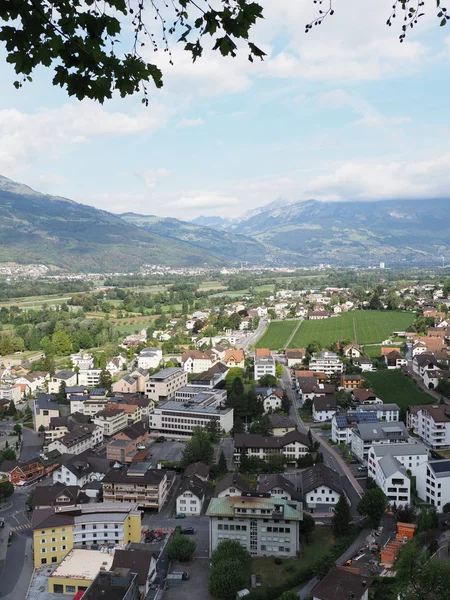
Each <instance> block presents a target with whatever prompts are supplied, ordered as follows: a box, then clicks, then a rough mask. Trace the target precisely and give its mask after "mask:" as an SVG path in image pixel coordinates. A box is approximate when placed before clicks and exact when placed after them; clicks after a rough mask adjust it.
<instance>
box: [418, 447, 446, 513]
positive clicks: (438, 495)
mask: <svg viewBox="0 0 450 600" xmlns="http://www.w3.org/2000/svg"><path fill="white" fill-rule="evenodd" d="M416 486H417V493H418V495H419V497H420V498H422V499H423V500H424V501H425V502H427V503H428V504H431V505H432V506H435V507H436V510H437V511H438V512H443V510H442V509H443V507H444V506H445V505H446V504H447V503H448V502H450V460H448V459H444V460H430V461H429V462H428V464H427V468H426V472H425V473H424V474H423V475H421V476H420V477H418V478H417V479H416Z"/></svg>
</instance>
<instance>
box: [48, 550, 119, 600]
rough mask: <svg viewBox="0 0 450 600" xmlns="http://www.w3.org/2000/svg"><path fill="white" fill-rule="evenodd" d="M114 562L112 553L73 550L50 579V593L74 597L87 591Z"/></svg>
mask: <svg viewBox="0 0 450 600" xmlns="http://www.w3.org/2000/svg"><path fill="white" fill-rule="evenodd" d="M113 560H114V555H113V554H112V553H111V554H108V553H107V552H100V550H71V551H70V552H69V554H68V555H67V556H66V557H65V558H64V559H63V561H62V562H61V564H60V565H58V566H57V567H56V569H55V570H54V571H53V573H52V575H50V577H49V578H48V591H49V592H50V593H51V594H69V595H71V596H72V597H73V595H74V594H76V593H77V592H79V591H80V590H87V588H88V587H89V586H90V585H91V583H92V582H93V581H94V579H95V577H96V576H97V574H98V573H99V571H109V570H110V569H111V566H112V563H113ZM105 600H107V598H105Z"/></svg>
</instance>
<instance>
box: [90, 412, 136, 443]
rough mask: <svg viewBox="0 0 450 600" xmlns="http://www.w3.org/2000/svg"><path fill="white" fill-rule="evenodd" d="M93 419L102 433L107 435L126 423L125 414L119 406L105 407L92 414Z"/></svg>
mask: <svg viewBox="0 0 450 600" xmlns="http://www.w3.org/2000/svg"><path fill="white" fill-rule="evenodd" d="M93 421H94V423H95V424H96V425H98V426H99V427H101V428H102V430H103V435H104V436H107V437H110V436H112V435H114V434H115V433H117V432H118V431H120V430H121V429H124V428H125V427H126V426H127V425H128V420H127V415H126V414H125V412H124V411H123V410H121V409H120V408H105V409H103V410H101V411H100V412H98V413H97V414H96V415H95V416H94V418H93Z"/></svg>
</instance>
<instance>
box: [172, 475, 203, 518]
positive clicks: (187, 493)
mask: <svg viewBox="0 0 450 600" xmlns="http://www.w3.org/2000/svg"><path fill="white" fill-rule="evenodd" d="M205 489H206V484H205V482H204V481H203V480H202V479H200V478H199V477H197V475H192V477H185V478H183V480H182V482H181V485H180V487H179V488H178V490H177V494H176V512H177V513H182V514H185V515H189V516H198V515H200V514H201V512H202V506H203V501H204V499H205Z"/></svg>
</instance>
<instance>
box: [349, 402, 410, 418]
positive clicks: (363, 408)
mask: <svg viewBox="0 0 450 600" xmlns="http://www.w3.org/2000/svg"><path fill="white" fill-rule="evenodd" d="M356 412H358V413H363V412H376V413H377V420H378V421H382V422H386V423H392V422H395V421H399V420H400V407H399V406H398V405H397V404H383V403H382V402H377V403H376V404H363V405H360V406H357V407H356Z"/></svg>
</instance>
